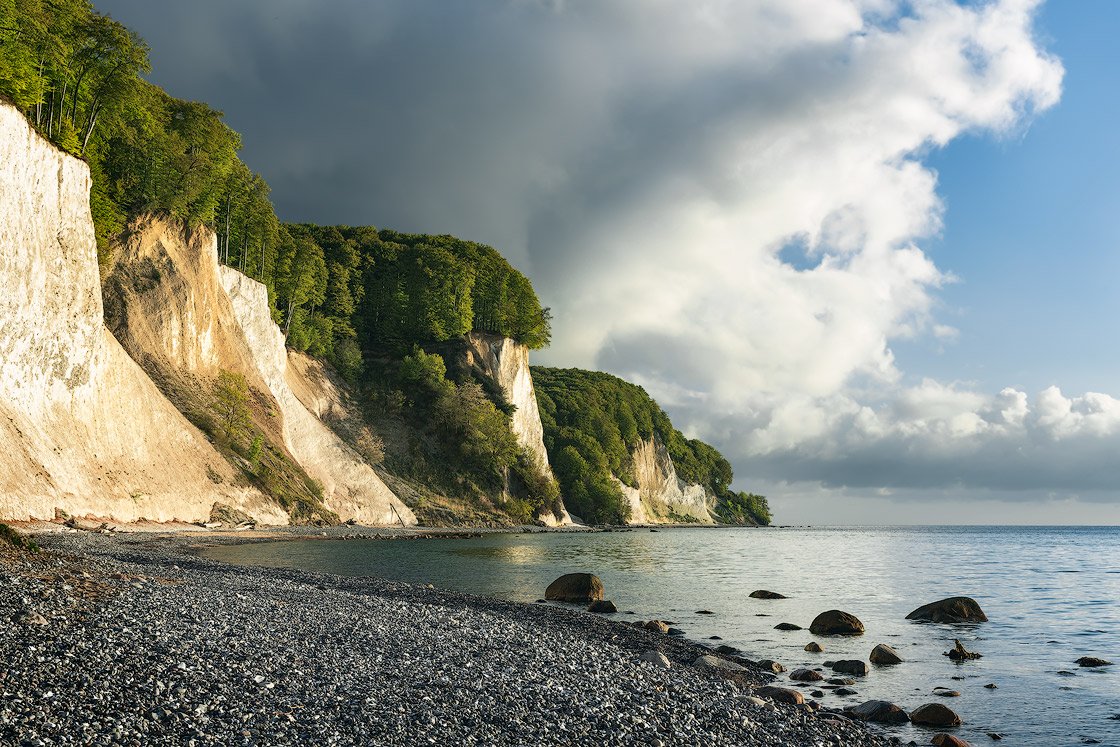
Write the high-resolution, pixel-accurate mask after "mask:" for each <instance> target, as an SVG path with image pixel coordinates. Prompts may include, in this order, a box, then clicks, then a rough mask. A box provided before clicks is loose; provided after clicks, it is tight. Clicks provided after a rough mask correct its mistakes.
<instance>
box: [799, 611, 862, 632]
mask: <svg viewBox="0 0 1120 747" xmlns="http://www.w3.org/2000/svg"><path fill="white" fill-rule="evenodd" d="M809 632H811V633H813V634H814V635H863V623H862V622H860V621H859V618H858V617H856V616H855V615H853V614H851V613H849V612H844V611H842V610H828V611H826V612H822V613H820V614H819V615H817V616H816V617H815V618H814V619H813V623H812V625H810V626H809Z"/></svg>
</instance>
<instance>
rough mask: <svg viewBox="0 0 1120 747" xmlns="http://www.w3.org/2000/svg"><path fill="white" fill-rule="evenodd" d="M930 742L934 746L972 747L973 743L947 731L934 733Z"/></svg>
mask: <svg viewBox="0 0 1120 747" xmlns="http://www.w3.org/2000/svg"><path fill="white" fill-rule="evenodd" d="M989 736H990V735H989ZM930 744H932V745H934V747H972V745H971V744H969V743H968V742H966V741H964V740H963V739H961V738H960V737H954V736H953V735H952V734H946V733H945V732H941V733H940V734H934V735H933V739H932V740H930Z"/></svg>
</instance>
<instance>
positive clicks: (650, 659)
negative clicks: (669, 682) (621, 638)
mask: <svg viewBox="0 0 1120 747" xmlns="http://www.w3.org/2000/svg"><path fill="white" fill-rule="evenodd" d="M638 661H644V662H646V663H647V664H652V665H654V666H655V667H660V668H662V669H668V668H669V667H670V666H672V665H671V664H670V663H669V658H668V657H667V656H665V654H663V653H661V652H660V651H646V652H645V653H644V654H642V655H641V656H639V657H638Z"/></svg>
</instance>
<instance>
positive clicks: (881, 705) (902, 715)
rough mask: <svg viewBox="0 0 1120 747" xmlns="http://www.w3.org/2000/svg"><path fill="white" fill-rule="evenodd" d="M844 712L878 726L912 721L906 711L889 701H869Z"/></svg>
mask: <svg viewBox="0 0 1120 747" xmlns="http://www.w3.org/2000/svg"><path fill="white" fill-rule="evenodd" d="M844 712H845V713H847V714H848V715H849V716H851V717H852V718H855V719H859V720H860V721H872V722H874V723H877V724H905V723H906V722H907V721H909V720H910V716H909V715H908V714H907V713H906V711H904V710H902V709H901V708H899V707H898V706H896V705H895V704H894V703H891V702H890V701H889V700H868V701H866V702H864V703H860V704H859V705H857V706H851V707H850V708H845V709H844Z"/></svg>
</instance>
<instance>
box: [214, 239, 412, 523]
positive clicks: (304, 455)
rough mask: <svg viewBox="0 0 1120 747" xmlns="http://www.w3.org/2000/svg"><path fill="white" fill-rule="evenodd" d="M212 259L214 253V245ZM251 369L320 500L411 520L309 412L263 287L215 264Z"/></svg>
mask: <svg viewBox="0 0 1120 747" xmlns="http://www.w3.org/2000/svg"><path fill="white" fill-rule="evenodd" d="M214 256H215V261H216V258H217V254H216V249H215V255H214ZM219 272H220V276H221V282H222V285H223V287H224V288H225V291H226V293H227V294H228V297H229V300H230V301H231V302H232V307H233V314H234V318H236V320H237V322H238V323H239V324H240V326H241V330H242V333H243V334H244V336H245V341H246V343H247V345H248V349H249V350H250V351H252V357H253V361H254V363H255V367H256V372H257V373H258V374H259V376H260V378H261V379H262V380H263V381H264V384H265V386H266V387H267V388H268V391H269V392H271V394H272V396H273V397H275V398H276V402H277V404H278V405H279V408H280V414H281V418H282V421H283V431H284V445H285V446H286V447H287V448H288V450H289V451H290V452H291V453H292V455H293V456H294V457H295V458H296V461H298V462H299V464H300V466H301V467H303V469H304V470H305V471H306V472H307V474H309V475H311V476H312V477H314V478H315V479H316V480H318V481H319V482H320V483H322V485H323V503H324V504H325V505H326V506H327V508H329V509H331V510H332V511H334V512H335V513H337V514H338V516H339V518H340V519H342V520H343V521H347V520H350V519H353V520H354V521H356V522H358V523H360V524H375V525H376V524H415V523H416V517H415V516H414V515H413V513H412V511H411V509H409V508H408V507H407V506H406V505H404V504H403V503H402V502H401V501H400V500H398V499H397V497H396V496H395V495H393V492H392V491H391V490H390V489H389V488H388V486H386V485H385V483H384V482H382V480H381V478H380V477H378V475H377V473H376V472H374V471H373V468H372V467H370V465H369V464H367V463H366V462H365V461H364V460H363V459H362V458H361V457H360V456H359V455H358V454H357V452H355V451H354V450H353V449H352V448H350V447H349V446H347V445H346V444H345V443H343V441H342V439H340V438H339V437H338V436H337V435H335V433H334V432H333V431H332V430H331V429H330V428H328V427H327V426H326V425H325V424H324V423H323V422H322V421H321V420H320V419H319V418H318V417H316V415H315V414H313V413H312V412H311V411H310V410H309V409H308V408H307V406H305V405H304V403H303V402H301V401H300V398H299V397H297V396H296V391H304V392H306V391H313V390H314V387H315V382H312V381H306V380H301V379H300V375H301V371H303V370H306V369H301V368H300V367H297V366H289V365H288V350H287V348H286V347H285V345H284V335H283V333H282V332H281V331H280V328H279V327H277V326H276V323H275V322H273V321H272V316H271V314H270V313H269V305H268V291H267V289H266V288H265V287H264V285H262V284H261V283H258V282H257V281H256V280H252V279H251V278H248V277H246V276H245V275H242V274H241V273H240V272H238V271H237V270H235V269H233V268H232V267H220V268H219Z"/></svg>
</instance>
